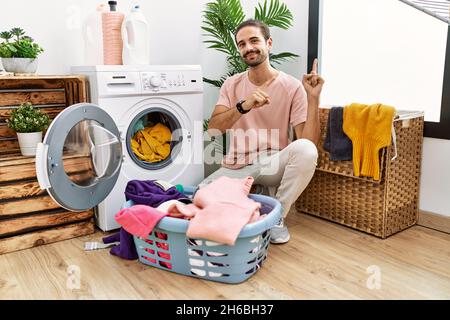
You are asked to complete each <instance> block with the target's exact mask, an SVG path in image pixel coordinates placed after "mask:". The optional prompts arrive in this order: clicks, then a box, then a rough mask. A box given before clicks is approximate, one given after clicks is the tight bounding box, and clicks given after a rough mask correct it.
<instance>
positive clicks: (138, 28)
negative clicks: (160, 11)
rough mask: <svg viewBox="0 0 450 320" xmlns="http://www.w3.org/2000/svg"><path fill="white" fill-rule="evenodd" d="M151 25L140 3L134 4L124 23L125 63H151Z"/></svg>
mask: <svg viewBox="0 0 450 320" xmlns="http://www.w3.org/2000/svg"><path fill="white" fill-rule="evenodd" d="M149 37H150V34H149V25H148V22H147V20H146V19H145V17H144V15H143V13H142V11H141V10H140V6H139V5H133V7H132V9H131V12H130V13H129V14H128V15H127V16H126V17H125V20H124V22H123V24H122V39H123V55H122V56H123V64H149V58H150V39H149Z"/></svg>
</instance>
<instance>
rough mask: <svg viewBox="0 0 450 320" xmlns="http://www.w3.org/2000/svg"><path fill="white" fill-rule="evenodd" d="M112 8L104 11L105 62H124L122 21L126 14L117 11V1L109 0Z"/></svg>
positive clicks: (115, 63)
mask: <svg viewBox="0 0 450 320" xmlns="http://www.w3.org/2000/svg"><path fill="white" fill-rule="evenodd" d="M108 4H109V7H110V10H109V11H106V12H102V33H103V63H104V64H107V65H121V64H122V50H123V40H122V32H121V29H122V23H123V19H124V14H123V13H121V12H118V11H117V1H108Z"/></svg>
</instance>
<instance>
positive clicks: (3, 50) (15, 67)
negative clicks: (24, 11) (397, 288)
mask: <svg viewBox="0 0 450 320" xmlns="http://www.w3.org/2000/svg"><path fill="white" fill-rule="evenodd" d="M0 38H1V39H3V41H2V43H0V58H2V64H3V68H4V69H5V71H7V72H14V73H36V70H37V67H38V59H37V56H38V55H39V54H40V53H42V52H43V51H44V49H42V48H41V47H40V46H39V45H38V44H37V43H35V42H34V40H33V39H32V38H30V37H28V36H26V35H25V31H24V30H23V29H21V28H12V29H11V30H10V31H3V32H1V33H0Z"/></svg>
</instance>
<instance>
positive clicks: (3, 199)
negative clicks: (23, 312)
mask: <svg viewBox="0 0 450 320" xmlns="http://www.w3.org/2000/svg"><path fill="white" fill-rule="evenodd" d="M24 102H31V103H32V104H33V105H34V106H36V107H39V108H41V110H42V111H43V112H45V113H47V114H48V115H49V116H50V118H51V119H53V118H55V117H56V116H57V115H58V113H59V112H61V111H62V110H63V109H64V108H66V107H68V106H70V105H72V104H76V103H80V102H87V91H86V81H85V79H84V77H82V76H39V77H0V254H3V253H7V252H13V251H17V250H21V249H26V248H30V247H34V246H38V245H42V244H46V243H51V242H55V241H60V240H65V239H70V238H73V237H77V236H82V235H87V234H91V233H93V232H94V218H93V216H94V213H93V210H90V211H86V212H70V211H67V210H65V209H63V208H61V207H59V206H58V205H57V204H56V203H55V202H54V201H53V200H52V199H51V197H50V196H49V195H48V194H47V192H46V191H44V190H40V188H39V185H38V182H37V179H36V173H35V159H34V158H33V157H23V156H21V155H20V148H19V144H18V141H17V137H16V134H15V132H14V131H12V130H10V129H9V128H8V127H7V126H6V122H5V120H6V119H7V118H8V117H9V114H10V113H11V111H12V110H13V109H14V108H17V107H18V106H19V105H20V104H21V103H24ZM84 162H85V161H84V159H78V158H77V157H72V158H69V159H66V160H65V165H66V164H67V166H68V167H67V172H68V174H69V175H71V176H72V179H73V180H75V181H76V180H77V179H83V175H84V174H85V173H86V170H85V168H84V167H83V166H82V165H80V163H84Z"/></svg>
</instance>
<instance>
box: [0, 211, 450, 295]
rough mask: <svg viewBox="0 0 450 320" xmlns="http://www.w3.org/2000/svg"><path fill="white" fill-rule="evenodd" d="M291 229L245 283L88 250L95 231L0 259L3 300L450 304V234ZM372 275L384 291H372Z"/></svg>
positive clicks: (311, 221)
mask: <svg viewBox="0 0 450 320" xmlns="http://www.w3.org/2000/svg"><path fill="white" fill-rule="evenodd" d="M287 225H288V226H289V230H290V232H291V236H292V237H291V241H290V242H289V243H288V244H285V245H271V246H270V248H269V257H268V259H267V260H266V263H265V264H264V265H263V267H262V268H261V269H260V270H259V271H258V272H257V273H256V274H255V275H254V276H253V277H251V278H250V279H249V280H247V281H246V282H244V283H242V284H238V285H228V284H222V283H217V282H211V281H204V280H199V279H195V278H191V277H187V276H183V275H178V274H174V273H171V272H168V271H164V270H159V269H156V268H152V267H148V266H146V265H143V264H141V263H139V262H138V261H126V260H122V259H119V258H117V257H115V256H112V255H110V254H109V251H108V249H106V250H100V251H90V252H85V251H83V246H84V242H86V241H100V240H101V238H102V237H103V236H104V234H103V233H102V232H97V233H95V234H93V235H90V236H85V237H80V238H76V239H71V240H66V241H61V242H57V243H54V244H49V245H46V246H41V247H36V248H32V249H28V250H23V251H19V252H14V253H10V254H5V255H1V256H0V299H188V300H198V299H243V300H255V299H274V300H275V299H450V235H449V234H445V233H441V232H438V231H435V230H431V229H427V228H424V227H420V226H414V227H412V228H409V229H408V230H405V231H403V232H400V233H398V234H396V235H393V236H391V237H389V238H388V239H386V240H381V239H378V238H376V237H373V236H371V235H368V234H364V233H361V232H358V231H355V230H352V229H350V228H347V227H344V226H341V225H338V224H335V223H332V222H328V221H326V220H323V219H320V218H316V217H312V216H309V215H304V214H299V213H296V212H291V213H290V215H289V218H288V221H287ZM370 268H373V269H370ZM374 270H375V271H379V275H380V278H379V279H380V282H379V283H380V288H379V289H369V287H368V280H370V279H372V278H373V277H374V273H373V272H374ZM73 272H75V274H76V273H77V272H79V274H80V277H79V279H80V282H79V284H78V283H76V281H75V282H73V281H71V280H72V279H77V278H76V277H74V276H73V275H74V273H73ZM370 283H371V282H370V281H369V284H370Z"/></svg>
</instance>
